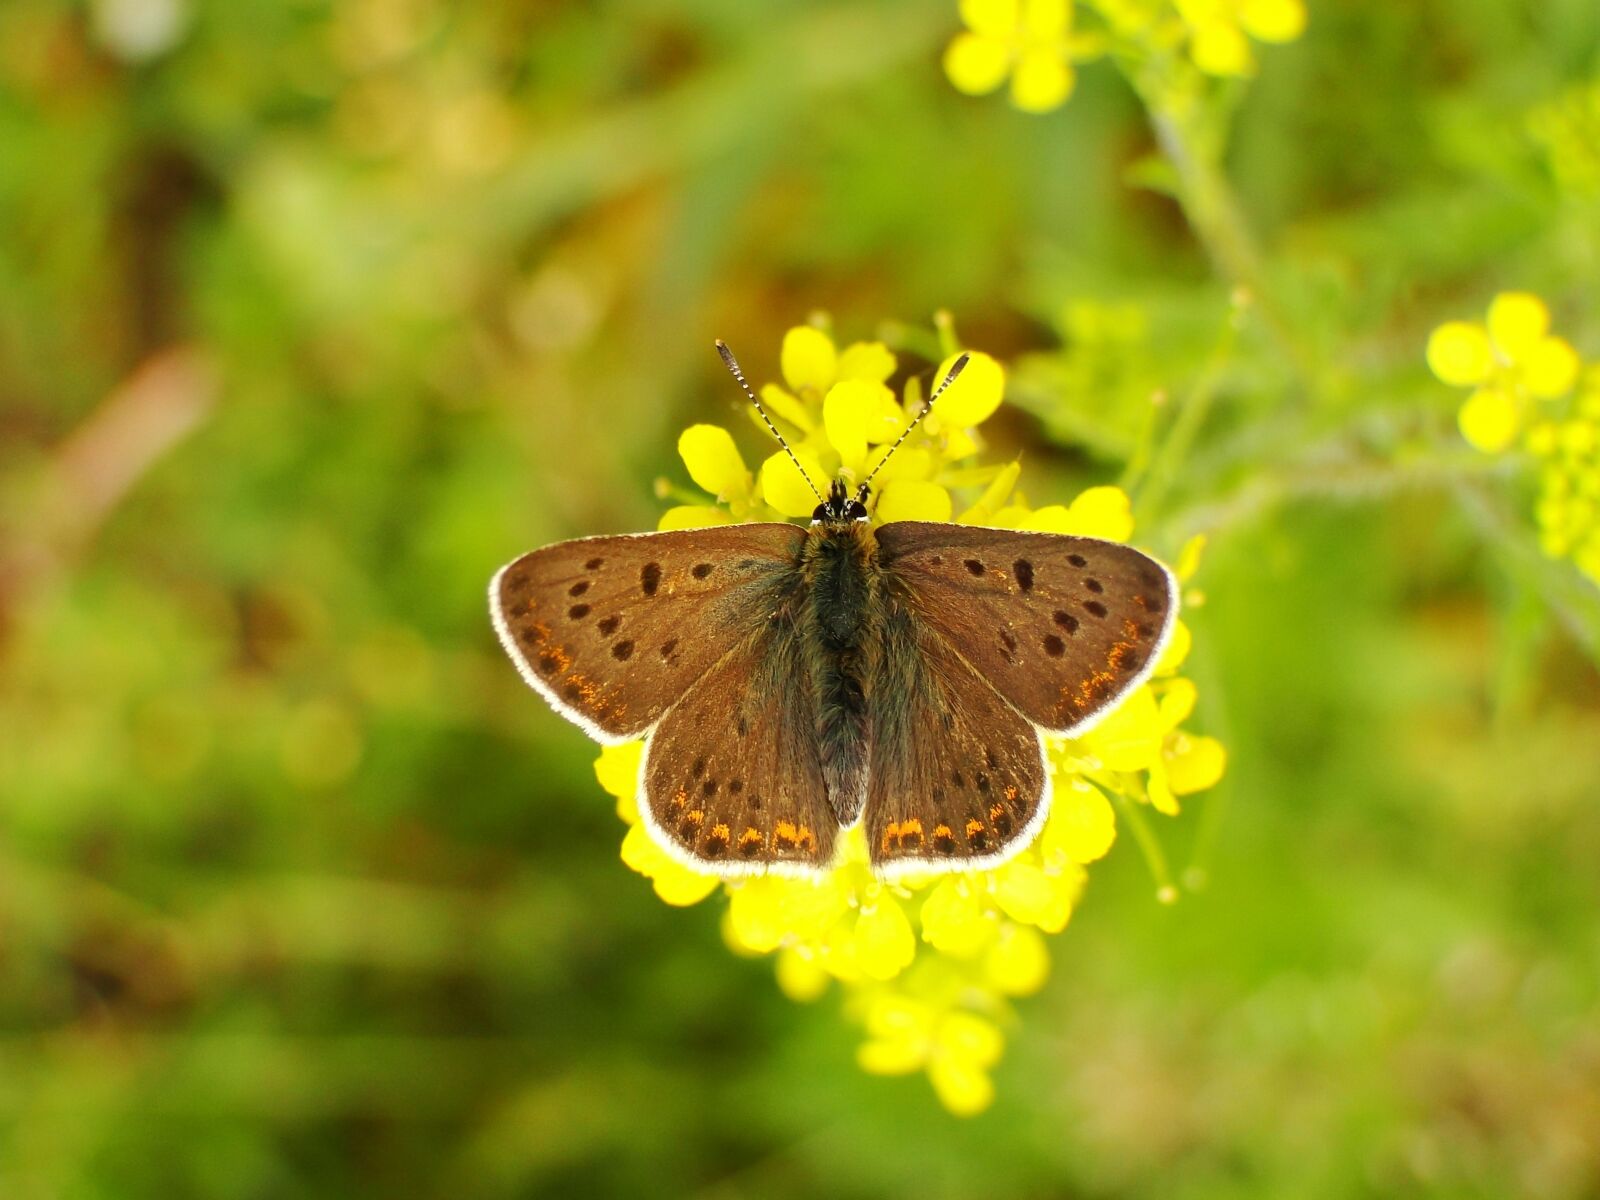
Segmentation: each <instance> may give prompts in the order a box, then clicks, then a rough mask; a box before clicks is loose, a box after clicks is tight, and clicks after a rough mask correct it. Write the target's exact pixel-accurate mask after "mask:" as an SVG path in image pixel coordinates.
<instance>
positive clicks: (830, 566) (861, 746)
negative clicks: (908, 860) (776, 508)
mask: <svg viewBox="0 0 1600 1200" xmlns="http://www.w3.org/2000/svg"><path fill="white" fill-rule="evenodd" d="M801 571H802V575H803V578H804V581H805V585H806V586H805V593H804V594H805V596H806V600H805V610H804V612H803V614H802V619H801V645H802V647H803V649H804V654H805V659H806V663H805V665H806V671H807V675H808V677H809V679H810V682H811V691H812V697H813V701H814V703H815V706H816V708H815V716H816V726H817V734H818V737H819V738H820V739H821V742H822V769H823V775H824V777H825V779H826V781H827V787H828V804H829V807H831V808H832V809H833V812H834V815H835V816H837V817H838V819H839V823H840V824H841V825H851V824H853V823H854V822H855V820H856V819H857V817H859V816H860V814H861V806H862V805H863V804H864V803H865V801H866V784H867V760H868V750H869V747H870V739H871V727H870V723H869V722H870V717H869V713H870V701H871V696H872V691H873V681H874V679H875V677H876V675H877V668H878V663H879V659H880V656H881V654H882V647H883V636H882V631H883V597H882V588H883V578H882V572H881V571H880V569H879V567H878V545H877V539H876V538H874V537H873V534H872V530H871V528H870V527H869V526H868V525H867V523H866V522H865V521H849V522H834V521H826V522H821V523H819V524H817V525H814V526H812V528H811V530H810V532H809V533H808V534H807V537H806V541H805V545H804V547H803V548H802V551H801Z"/></svg>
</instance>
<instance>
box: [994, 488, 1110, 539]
mask: <svg viewBox="0 0 1600 1200" xmlns="http://www.w3.org/2000/svg"><path fill="white" fill-rule="evenodd" d="M1017 528H1018V529H1031V530H1036V531H1038V532H1040V533H1075V534H1080V535H1082V536H1083V537H1097V538H1105V539H1106V540H1108V541H1113V542H1125V541H1127V540H1128V538H1130V537H1131V536H1132V535H1133V506H1132V504H1130V503H1129V501H1128V494H1127V493H1126V492H1124V491H1123V490H1122V489H1121V488H1117V487H1092V488H1089V489H1088V490H1086V491H1084V492H1081V493H1079V495H1078V498H1077V499H1076V500H1074V501H1073V502H1072V507H1070V508H1063V507H1062V506H1061V505H1059V504H1047V505H1045V506H1044V507H1043V508H1039V509H1035V510H1034V511H1033V512H1032V513H1031V514H1029V515H1028V516H1026V517H1024V518H1023V519H1022V520H1021V521H1020V522H1019V523H1018V525H1017Z"/></svg>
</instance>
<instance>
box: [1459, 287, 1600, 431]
mask: <svg viewBox="0 0 1600 1200" xmlns="http://www.w3.org/2000/svg"><path fill="white" fill-rule="evenodd" d="M1427 357H1428V366H1429V368H1430V369H1431V370H1432V371H1433V373H1434V374H1435V375H1436V376H1438V378H1439V379H1441V380H1442V381H1443V382H1445V383H1448V384H1451V385H1452V386H1455V387H1470V388H1473V389H1474V391H1473V393H1472V395H1471V396H1469V397H1468V398H1467V400H1466V402H1465V403H1464V404H1463V405H1462V406H1461V411H1460V413H1459V421H1460V424H1461V434H1462V436H1463V437H1465V438H1466V439H1467V441H1469V442H1471V443H1472V444H1473V445H1474V446H1476V447H1477V448H1478V449H1480V450H1483V451H1485V452H1487V453H1497V452H1499V451H1502V450H1506V449H1508V448H1509V447H1510V446H1511V444H1512V443H1513V442H1515V441H1516V438H1517V435H1518V433H1520V432H1521V430H1522V428H1523V425H1524V423H1525V422H1526V421H1527V419H1528V417H1529V416H1530V414H1531V411H1532V404H1533V402H1534V401H1537V400H1551V399H1556V398H1559V397H1561V396H1564V395H1566V394H1567V393H1568V392H1570V391H1571V390H1572V386H1573V384H1574V383H1575V382H1576V381H1577V378H1578V366H1579V363H1578V355H1577V352H1576V351H1574V350H1573V348H1572V347H1571V346H1570V345H1568V344H1567V343H1566V342H1565V341H1563V340H1562V339H1561V338H1559V337H1554V336H1552V335H1551V333H1550V311H1549V309H1547V308H1546V307H1545V304H1544V301H1542V300H1540V299H1539V297H1537V296H1535V295H1532V294H1530V293H1528V292H1502V293H1500V294H1499V295H1498V296H1496V297H1495V298H1494V301H1493V302H1492V303H1491V304H1490V305H1489V315H1488V322H1487V324H1486V325H1479V324H1476V323H1474V322H1470V321H1448V322H1446V323H1445V324H1443V325H1441V326H1439V327H1438V328H1437V329H1435V330H1434V331H1433V334H1432V336H1430V337H1429V339H1428V351H1427Z"/></svg>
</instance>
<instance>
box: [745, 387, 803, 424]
mask: <svg viewBox="0 0 1600 1200" xmlns="http://www.w3.org/2000/svg"><path fill="white" fill-rule="evenodd" d="M761 403H762V405H763V406H764V407H765V408H766V410H767V412H768V413H769V414H770V415H771V416H772V417H773V418H774V419H775V420H779V421H787V422H789V424H791V425H793V426H794V427H795V428H796V429H798V430H800V432H801V433H806V434H809V433H812V432H813V431H814V430H815V429H816V428H817V423H816V421H814V420H813V419H812V417H811V413H810V412H809V411H808V410H807V408H806V406H805V405H804V404H802V403H801V402H800V401H799V400H796V399H795V398H794V397H793V396H791V395H790V394H789V393H788V392H786V391H784V390H783V389H782V388H781V387H779V386H778V385H777V384H775V383H769V384H766V385H765V386H763V387H762V389H761ZM750 419H751V420H752V421H754V422H755V423H756V424H757V425H760V426H761V429H762V432H766V429H767V427H766V425H765V424H763V422H762V420H761V415H760V414H759V413H757V412H756V411H755V410H754V409H751V410H750Z"/></svg>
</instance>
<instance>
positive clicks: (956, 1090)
mask: <svg viewBox="0 0 1600 1200" xmlns="http://www.w3.org/2000/svg"><path fill="white" fill-rule="evenodd" d="M928 1082H930V1083H932V1084H933V1090H934V1094H935V1095H937V1096H938V1097H939V1103H940V1104H942V1105H944V1106H945V1109H946V1110H947V1111H948V1112H950V1113H951V1114H953V1115H954V1116H958V1117H973V1116H977V1114H979V1113H981V1112H982V1111H983V1110H984V1109H986V1108H988V1107H989V1106H990V1105H991V1104H993V1103H994V1083H993V1082H992V1081H991V1080H990V1078H989V1076H988V1074H987V1072H985V1071H984V1070H983V1069H982V1068H980V1067H974V1066H972V1065H971V1064H969V1063H965V1062H963V1061H961V1060H960V1059H958V1058H943V1057H941V1058H936V1059H934V1060H933V1061H932V1062H930V1063H929V1064H928Z"/></svg>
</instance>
